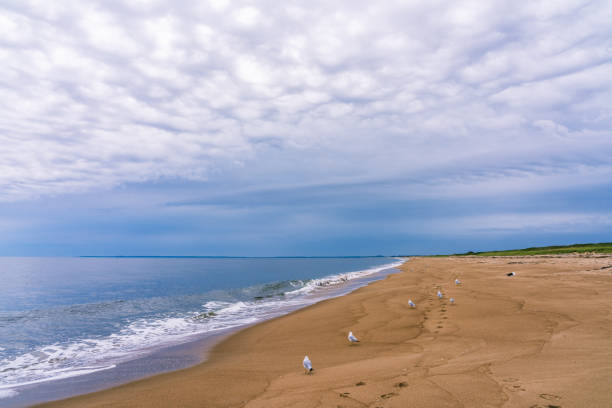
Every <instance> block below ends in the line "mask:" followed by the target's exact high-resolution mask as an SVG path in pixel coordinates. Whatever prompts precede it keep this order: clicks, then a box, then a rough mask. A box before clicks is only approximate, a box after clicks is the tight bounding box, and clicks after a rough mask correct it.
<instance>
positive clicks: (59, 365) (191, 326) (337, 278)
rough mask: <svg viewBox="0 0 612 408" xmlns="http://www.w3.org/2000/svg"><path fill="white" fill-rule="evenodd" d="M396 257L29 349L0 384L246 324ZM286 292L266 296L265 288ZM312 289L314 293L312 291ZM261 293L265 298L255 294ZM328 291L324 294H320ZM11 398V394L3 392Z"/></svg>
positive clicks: (71, 372) (8, 365) (8, 387)
mask: <svg viewBox="0 0 612 408" xmlns="http://www.w3.org/2000/svg"><path fill="white" fill-rule="evenodd" d="M401 263H402V261H397V262H392V263H389V264H385V265H381V266H378V267H376V268H370V269H367V270H362V271H355V272H348V273H341V274H336V275H330V276H327V277H324V278H319V279H311V280H303V281H302V280H291V281H282V282H272V283H268V284H264V285H259V286H257V287H252V288H245V290H246V293H249V294H251V295H256V296H253V298H251V300H240V301H230V300H211V301H207V302H205V303H204V304H202V306H201V309H200V310H194V311H192V312H190V313H187V314H186V315H184V316H171V317H168V316H166V317H155V318H140V319H137V320H135V321H132V322H130V323H129V324H127V325H126V326H125V327H123V328H122V329H121V330H119V331H118V332H116V333H113V334H111V335H108V336H101V337H92V338H82V339H78V340H74V341H71V342H66V343H54V344H50V345H46V346H44V347H38V348H36V349H35V350H32V351H30V352H27V353H24V354H21V355H18V356H13V357H7V358H4V359H0V384H2V386H0V390H3V389H4V391H5V395H9V393H8V391H12V389H13V388H16V387H19V386H23V385H26V384H33V383H37V382H43V381H50V380H56V379H61V378H68V377H74V376H79V375H84V374H89V373H92V372H95V371H100V370H106V369H109V368H112V367H114V366H115V365H116V364H119V363H121V362H124V361H127V360H131V359H134V358H137V357H140V356H143V355H146V354H148V353H150V352H151V351H153V350H156V349H159V348H161V347H165V346H169V345H174V344H180V343H184V342H187V341H189V340H191V339H193V338H194V336H201V335H203V334H209V333H210V334H212V333H215V332H218V331H221V330H226V329H232V328H236V327H242V326H245V325H249V324H253V323H257V322H259V321H262V320H266V319H269V318H271V317H275V316H279V315H281V314H284V313H286V312H288V311H290V310H295V309H297V308H299V307H301V306H305V305H308V304H311V303H314V302H315V301H316V300H318V298H317V297H316V294H317V292H318V291H319V290H321V289H322V288H329V287H330V286H333V285H337V284H341V283H343V282H347V281H350V280H353V279H357V278H361V277H364V276H368V275H371V274H374V273H377V272H380V271H382V270H385V269H389V268H393V267H396V266H399V265H401ZM280 290H283V292H282V293H283V296H273V297H266V298H264V297H263V296H265V294H270V293H272V294H278V293H279V292H278V291H280ZM313 295H314V296H313ZM258 296H260V297H261V298H259V299H258V298H257V297H258ZM322 296H323V297H325V296H326V295H325V294H322ZM4 398H8V397H4Z"/></svg>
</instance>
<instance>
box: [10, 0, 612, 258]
mask: <svg viewBox="0 0 612 408" xmlns="http://www.w3.org/2000/svg"><path fill="white" fill-rule="evenodd" d="M610 21H612V3H611V2H609V1H593V0H589V1H583V0H576V1H559V0H551V1H529V2H518V5H517V2H514V1H486V2H484V1H480V0H476V1H435V0H433V1H432V0H427V1H381V2H371V1H367V2H362V1H358V0H350V1H333V2H330V1H321V2H318V1H308V2H294V1H284V2H278V1H231V2H230V1H221V0H215V1H209V2H203V1H175V2H168V1H155V0H152V1H147V0H130V1H127V0H126V1H119V0H109V1H99V2H97V1H76V0H75V1H63V0H62V1H60V0H57V1H25V0H15V1H11V0H3V1H2V2H0V61H2V63H1V64H0V231H1V233H0V255H130V254H132V255H334V254H340V255H350V254H355V255H364V254H398V253H403V254H415V253H444V252H459V251H468V250H485V249H497V248H515V247H524V246H531V245H549V244H566V243H567V244H569V243H573V242H594V241H611V240H612V204H611V203H612V24H610Z"/></svg>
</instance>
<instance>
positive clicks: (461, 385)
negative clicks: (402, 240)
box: [42, 255, 612, 408]
mask: <svg viewBox="0 0 612 408" xmlns="http://www.w3.org/2000/svg"><path fill="white" fill-rule="evenodd" d="M611 265H612V257H609V256H608V257H606V256H597V255H593V256H590V257H588V256H581V257H578V256H561V257H503V258H501V257H500V258H478V257H461V258H412V259H411V260H410V261H408V262H407V263H405V264H404V265H403V266H402V267H401V269H402V272H401V273H398V274H394V275H390V276H389V277H388V278H386V279H384V280H382V281H378V282H375V283H372V284H370V285H368V286H366V287H363V288H361V289H358V290H357V291H355V292H353V293H351V294H349V295H346V296H342V297H339V298H335V299H330V300H326V301H323V302H320V303H318V304H316V305H313V306H310V307H307V308H305V309H302V310H299V311H296V312H293V313H291V314H289V315H286V316H283V317H280V318H277V319H274V320H270V321H267V322H264V323H261V324H258V325H256V326H252V327H249V328H247V329H245V330H243V331H240V332H238V333H236V334H234V335H232V336H231V337H229V338H227V339H226V340H224V341H222V342H221V343H219V344H218V345H217V346H216V347H215V348H214V349H213V350H212V351H211V353H210V357H209V360H208V361H207V362H205V363H202V364H199V365H197V366H195V367H192V368H188V369H185V370H181V371H176V372H172V373H166V374H161V375H157V376H154V377H151V378H147V379H144V380H140V381H136V382H133V383H129V384H126V385H123V386H119V387H116V388H113V389H109V390H105V391H101V392H96V393H92V394H87V395H83V396H78V397H74V398H71V399H68V400H63V401H58V402H54V403H48V404H43V405H42V406H44V407H79V408H82V407H243V406H246V407H249V408H256V407H262V408H263V407H265V408H273V407H304V408H309V407H345V408H348V407H524V408H528V407H531V408H551V407H564V408H569V407H590V408H597V407H606V408H609V407H612V315H611V310H612V267H610V266H611ZM511 271H515V272H516V276H514V277H508V276H506V273H508V272H511ZM455 278H459V279H460V280H461V282H462V284H461V285H458V286H457V285H455V284H454V280H455ZM438 289H440V290H441V291H442V292H443V293H444V294H445V296H444V298H443V299H441V300H440V299H438V298H437V297H436V291H437V290H438ZM450 297H454V298H455V300H456V302H455V304H454V305H451V304H450V303H449V301H448V299H449V298H450ZM409 298H410V299H412V300H413V301H414V302H415V303H416V304H417V308H416V309H410V308H409V307H408V299H409ZM349 330H352V331H353V333H354V334H355V335H356V336H357V337H358V338H359V339H360V340H361V342H360V343H359V344H356V345H350V344H349V342H348V340H347V338H346V336H347V333H348V331H349ZM306 354H307V355H308V356H309V357H310V359H311V360H312V363H313V366H314V368H315V370H314V372H313V373H312V374H311V375H306V374H304V370H303V368H302V359H303V358H304V355H306Z"/></svg>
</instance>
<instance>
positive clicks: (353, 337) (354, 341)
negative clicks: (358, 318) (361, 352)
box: [348, 331, 359, 344]
mask: <svg viewBox="0 0 612 408" xmlns="http://www.w3.org/2000/svg"><path fill="white" fill-rule="evenodd" d="M348 340H349V341H350V342H351V344H352V343H359V340H358V339H357V337H355V336H353V332H352V331H350V332H349V334H348Z"/></svg>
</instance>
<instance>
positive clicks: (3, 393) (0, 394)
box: [0, 389, 19, 399]
mask: <svg viewBox="0 0 612 408" xmlns="http://www.w3.org/2000/svg"><path fill="white" fill-rule="evenodd" d="M16 395H19V393H18V392H17V391H15V390H11V389H7V390H3V389H0V399H4V398H12V397H14V396H16Z"/></svg>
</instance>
